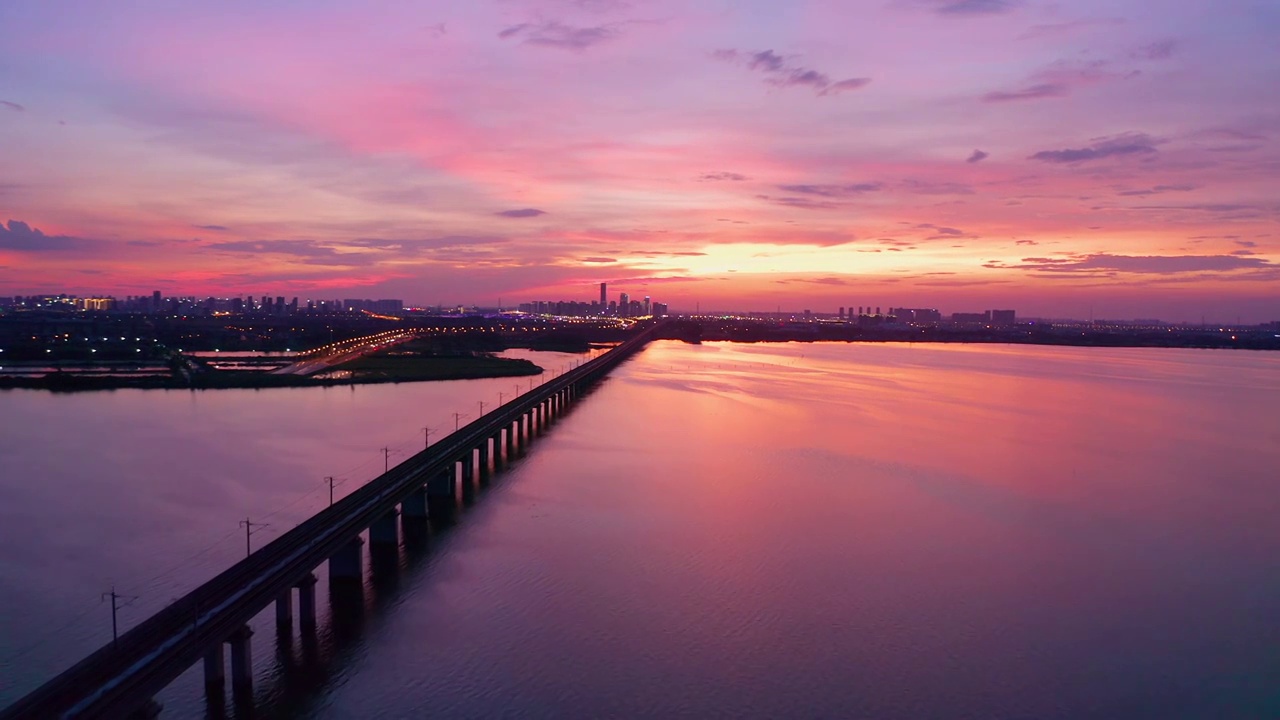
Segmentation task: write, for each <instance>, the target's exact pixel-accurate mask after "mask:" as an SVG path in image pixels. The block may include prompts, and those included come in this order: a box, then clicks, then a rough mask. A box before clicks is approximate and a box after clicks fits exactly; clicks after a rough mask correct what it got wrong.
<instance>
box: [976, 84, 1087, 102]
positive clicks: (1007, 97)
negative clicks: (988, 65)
mask: <svg viewBox="0 0 1280 720" xmlns="http://www.w3.org/2000/svg"><path fill="white" fill-rule="evenodd" d="M1066 95H1067V86H1066V85H1062V84H1059V83H1041V84H1039V85H1032V86H1030V87H1025V88H1023V89H1021V90H1011V91H1003V90H997V91H995V92H989V93H987V94H986V95H983V96H982V102H986V103H1000V102H1012V101H1016V100H1040V99H1042V98H1060V97H1066Z"/></svg>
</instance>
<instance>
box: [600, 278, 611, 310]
mask: <svg viewBox="0 0 1280 720" xmlns="http://www.w3.org/2000/svg"><path fill="white" fill-rule="evenodd" d="M607 285H608V283H600V307H602V308H603V307H608V305H609V298H608V297H607V296H606V295H605V293H606V292H607V291H608V287H607Z"/></svg>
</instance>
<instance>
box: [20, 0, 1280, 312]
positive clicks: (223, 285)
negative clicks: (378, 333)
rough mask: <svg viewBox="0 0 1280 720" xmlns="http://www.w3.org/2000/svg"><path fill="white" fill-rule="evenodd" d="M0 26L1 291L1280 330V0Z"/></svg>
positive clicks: (567, 6) (750, 6) (617, 0)
mask: <svg viewBox="0 0 1280 720" xmlns="http://www.w3.org/2000/svg"><path fill="white" fill-rule="evenodd" d="M0 28H2V29H3V30H4V33H3V36H2V38H3V39H2V40H0V294H14V293H18V294H28V293H37V292H55V291H64V292H74V293H78V294H95V293H101V294H115V295H118V296H122V295H125V294H140V293H149V292H150V291H151V290H153V289H159V290H161V291H162V292H165V293H166V294H184V295H187V294H191V295H208V294H219V295H230V294H254V295H262V294H271V295H287V296H293V295H297V296H300V297H303V298H307V297H371V298H377V297H399V298H403V299H404V300H405V301H407V302H411V303H424V304H427V303H429V304H436V303H445V304H451V303H467V304H471V303H480V304H486V305H492V304H495V303H497V302H498V300H499V298H501V299H502V301H503V302H504V303H505V304H507V305H512V304H514V303H517V302H524V301H528V300H532V299H546V300H557V299H579V300H590V299H592V298H593V297H595V296H596V294H597V290H596V288H595V284H596V283H599V282H602V281H607V282H609V283H610V284H611V286H612V288H613V291H614V292H611V295H613V296H614V297H616V291H627V292H630V293H631V294H632V296H638V295H652V296H653V297H654V299H655V300H665V301H668V302H669V303H670V304H671V305H672V308H673V309H676V310H684V309H688V310H692V309H693V307H694V306H695V303H698V304H700V305H701V307H702V308H703V309H704V310H705V309H708V308H740V309H770V310H771V309H773V308H775V307H777V306H781V307H782V308H783V309H801V308H811V309H813V310H814V311H824V312H834V311H835V310H836V308H837V307H838V306H850V305H853V306H856V305H873V306H876V305H879V306H884V307H888V306H908V307H939V308H941V309H942V310H943V311H944V312H952V311H981V310H985V309H989V308H1005V307H1008V308H1016V309H1017V310H1018V311H1019V313H1020V314H1022V315H1039V316H1046V317H1084V316H1087V315H1088V314H1090V313H1093V314H1094V315H1096V316H1098V317H1116V318H1132V317H1160V318H1164V319H1167V320H1173V321H1179V320H1195V321H1198V320H1199V319H1200V317H1201V316H1207V317H1209V318H1210V319H1215V320H1235V319H1236V317H1237V316H1238V317H1241V318H1242V319H1244V320H1245V321H1269V320H1278V319H1280V50H1277V40H1276V37H1277V35H1280V3H1277V2H1275V0H1179V1H1177V2H1172V1H1171V2H1154V1H1153V0H1106V1H1103V0H1075V1H1074V2H1045V1H1042V0H866V1H863V0H844V1H834V0H832V1H817V0H815V1H812V2H803V1H797V2H772V1H771V2H764V1H763V0H734V1H729V0H720V1H718V2H706V1H702V0H680V1H675V0H652V1H648V0H630V1H628V0H532V1H525V0H476V1H475V2H449V3H446V2H424V1H422V0H399V1H394V2H393V1H389V0H368V1H364V2H353V1H345V0H344V1H338V0H309V1H308V2H296V1H293V0H276V1H272V2H266V1H263V0H253V1H249V0H223V1H221V2H207V1H206V2H188V1H186V0H141V1H138V2H128V3H125V2H106V1H105V0H103V1H95V2H71V1H69V0H5V2H2V3H0Z"/></svg>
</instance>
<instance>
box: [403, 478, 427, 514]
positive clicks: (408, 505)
mask: <svg viewBox="0 0 1280 720" xmlns="http://www.w3.org/2000/svg"><path fill="white" fill-rule="evenodd" d="M400 514H401V515H402V516H404V517H405V518H425V517H426V516H427V488H426V487H425V486H423V487H419V488H418V489H417V490H414V491H413V493H412V494H411V495H409V497H407V498H405V499H404V502H402V503H400Z"/></svg>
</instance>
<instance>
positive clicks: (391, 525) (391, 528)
mask: <svg viewBox="0 0 1280 720" xmlns="http://www.w3.org/2000/svg"><path fill="white" fill-rule="evenodd" d="M398 526H399V522H398V521H397V518H396V511H395V508H392V509H391V511H390V512H388V513H387V514H386V515H383V516H382V517H380V518H378V519H377V520H374V521H373V524H372V525H370V526H369V542H371V543H374V544H377V545H395V544H396V543H398V542H400V533H399V529H398Z"/></svg>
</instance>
